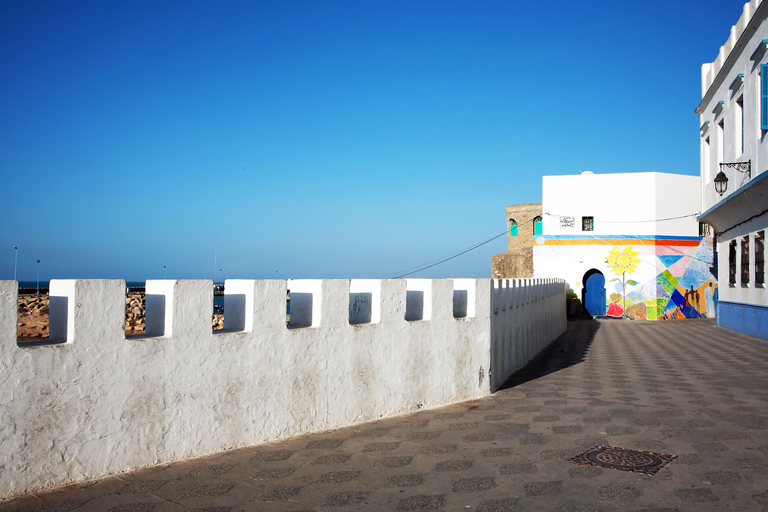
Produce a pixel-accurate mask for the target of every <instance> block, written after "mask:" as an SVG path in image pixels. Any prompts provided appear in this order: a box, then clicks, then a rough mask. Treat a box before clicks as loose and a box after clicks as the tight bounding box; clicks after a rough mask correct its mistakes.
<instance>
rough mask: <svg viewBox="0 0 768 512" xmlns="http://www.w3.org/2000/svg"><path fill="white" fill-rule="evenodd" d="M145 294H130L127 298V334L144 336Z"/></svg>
mask: <svg viewBox="0 0 768 512" xmlns="http://www.w3.org/2000/svg"><path fill="white" fill-rule="evenodd" d="M144 308H145V304H144V294H143V293H141V292H133V293H128V294H127V295H126V297H125V334H126V336H132V335H136V334H144Z"/></svg>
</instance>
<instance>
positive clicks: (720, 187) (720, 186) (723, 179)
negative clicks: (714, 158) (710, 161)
mask: <svg viewBox="0 0 768 512" xmlns="http://www.w3.org/2000/svg"><path fill="white" fill-rule="evenodd" d="M727 188H728V176H726V175H725V173H724V172H723V171H720V172H719V173H717V176H715V191H716V192H717V193H718V194H720V195H723V194H724V193H725V190H726V189H727Z"/></svg>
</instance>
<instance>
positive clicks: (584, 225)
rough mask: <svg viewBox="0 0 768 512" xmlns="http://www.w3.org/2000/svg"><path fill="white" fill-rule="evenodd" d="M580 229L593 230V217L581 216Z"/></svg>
mask: <svg viewBox="0 0 768 512" xmlns="http://www.w3.org/2000/svg"><path fill="white" fill-rule="evenodd" d="M581 230H582V231H594V230H595V218H594V217H582V218H581Z"/></svg>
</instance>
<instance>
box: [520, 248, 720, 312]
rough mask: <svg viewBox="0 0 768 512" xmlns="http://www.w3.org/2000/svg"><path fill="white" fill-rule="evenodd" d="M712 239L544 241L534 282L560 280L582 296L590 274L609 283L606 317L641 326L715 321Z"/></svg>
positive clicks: (536, 253) (536, 255)
mask: <svg viewBox="0 0 768 512" xmlns="http://www.w3.org/2000/svg"><path fill="white" fill-rule="evenodd" d="M714 267H715V264H714V247H713V239H712V238H709V237H705V238H700V237H662V236H657V237H637V236H610V237H608V236H602V237H598V236H593V237H590V238H584V237H580V236H573V237H563V236H557V235H549V236H541V237H539V238H538V239H537V240H536V246H535V247H534V276H536V275H538V274H539V272H542V273H547V272H549V273H550V274H552V275H558V276H560V277H562V278H564V279H565V280H566V282H567V283H568V284H569V285H570V287H571V288H572V289H573V290H574V291H575V292H576V293H577V295H578V296H582V293H583V286H584V283H583V280H584V276H585V274H587V273H588V272H590V271H592V272H594V270H597V271H599V272H600V273H602V274H603V275H604V277H605V300H606V315H608V316H612V317H616V318H620V317H622V316H623V315H624V314H625V312H626V315H627V316H628V317H629V318H633V319H637V320H669V319H675V318H701V317H704V318H714V317H715V316H716V306H715V304H716V303H717V295H718V288H717V277H716V275H715V274H713V272H715V268H714Z"/></svg>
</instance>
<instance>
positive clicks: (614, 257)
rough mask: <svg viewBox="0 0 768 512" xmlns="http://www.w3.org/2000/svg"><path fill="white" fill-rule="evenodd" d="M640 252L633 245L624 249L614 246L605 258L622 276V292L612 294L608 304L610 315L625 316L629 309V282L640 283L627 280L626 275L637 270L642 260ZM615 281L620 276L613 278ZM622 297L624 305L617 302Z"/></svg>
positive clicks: (607, 263) (631, 283) (614, 270)
mask: <svg viewBox="0 0 768 512" xmlns="http://www.w3.org/2000/svg"><path fill="white" fill-rule="evenodd" d="M638 254H639V253H638V252H637V251H633V250H632V246H628V247H626V248H625V249H624V250H621V249H620V248H619V247H614V248H613V249H611V251H610V252H609V253H608V257H607V258H605V263H606V265H608V266H609V267H610V268H611V270H613V273H614V274H616V275H620V276H622V279H621V288H622V294H621V295H618V294H615V295H616V297H614V296H613V294H612V295H611V297H610V299H611V304H610V305H609V306H608V311H606V314H607V315H609V316H620V317H624V315H625V312H626V310H627V284H629V285H636V284H638V283H637V282H636V281H632V280H631V279H630V280H629V281H626V275H627V274H631V273H632V272H634V271H635V270H637V264H638V263H640V260H639V259H638V258H636V256H637V255H638ZM613 281H618V278H615V279H613ZM620 298H621V299H623V301H622V302H623V305H622V306H619V304H617V303H618V299H620Z"/></svg>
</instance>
